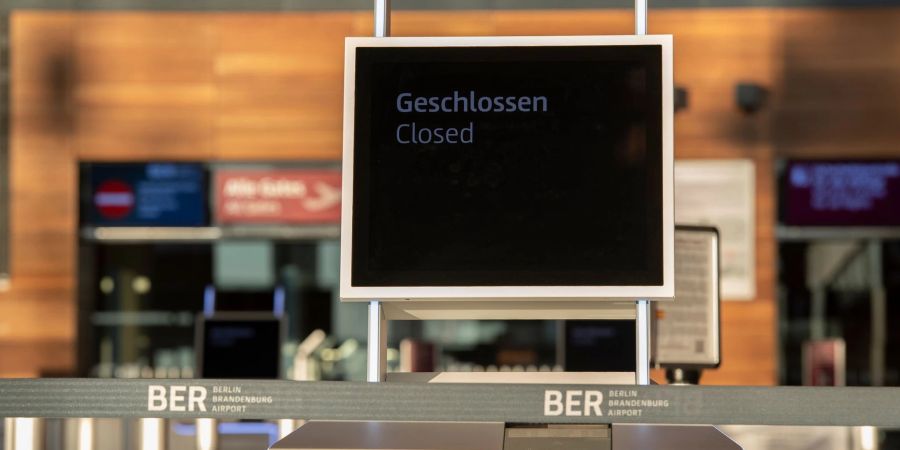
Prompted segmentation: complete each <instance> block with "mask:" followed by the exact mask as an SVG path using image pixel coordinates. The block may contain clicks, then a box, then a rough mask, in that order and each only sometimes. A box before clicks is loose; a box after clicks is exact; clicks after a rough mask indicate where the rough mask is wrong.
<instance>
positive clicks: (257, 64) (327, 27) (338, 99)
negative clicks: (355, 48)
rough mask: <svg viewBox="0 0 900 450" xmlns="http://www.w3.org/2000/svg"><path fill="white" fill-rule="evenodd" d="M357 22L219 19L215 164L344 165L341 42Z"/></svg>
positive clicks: (338, 17)
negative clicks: (309, 161)
mask: <svg viewBox="0 0 900 450" xmlns="http://www.w3.org/2000/svg"><path fill="white" fill-rule="evenodd" d="M353 17H354V14H352V13H350V14H348V13H310V14H304V15H290V16H280V15H223V16H221V17H220V18H218V22H217V23H218V26H219V29H220V34H221V39H220V42H219V52H218V53H217V56H216V65H215V73H216V80H217V87H218V92H219V99H218V112H217V115H216V126H215V131H216V133H215V142H216V155H217V157H219V158H222V159H296V158H297V156H298V155H303V156H304V157H305V158H307V159H322V160H335V159H340V154H341V140H342V133H341V128H342V126H343V120H342V117H343V114H342V110H343V100H342V99H343V90H344V82H343V73H344V59H343V52H344V50H343V49H344V44H343V39H344V37H345V36H348V35H351V34H352V29H353V20H352V19H353Z"/></svg>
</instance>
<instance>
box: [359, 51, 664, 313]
mask: <svg viewBox="0 0 900 450" xmlns="http://www.w3.org/2000/svg"><path fill="white" fill-rule="evenodd" d="M671 61H672V44H671V37H670V36H606V37H506V38H496V37H494V38H348V39H347V45H346V72H345V73H346V78H345V111H344V118H345V123H344V165H343V171H344V173H343V183H344V187H343V195H344V199H343V211H342V228H343V229H342V258H341V263H342V268H341V297H342V298H344V299H349V300H354V299H356V300H363V299H373V298H374V299H382V300H405V299H458V298H491V299H510V298H512V299H543V298H556V299H602V298H635V297H649V298H667V297H668V298H671V296H672V295H673V292H674V291H673V279H674V278H673V266H672V233H673V231H672V229H673V222H672V112H673V111H672V92H673V91H672V89H673V88H672V64H671Z"/></svg>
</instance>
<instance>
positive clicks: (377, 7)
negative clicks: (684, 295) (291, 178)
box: [341, 0, 675, 385]
mask: <svg viewBox="0 0 900 450" xmlns="http://www.w3.org/2000/svg"><path fill="white" fill-rule="evenodd" d="M374 25H375V26H374V29H375V37H387V36H390V34H391V1H390V0H375V4H374ZM634 30H635V35H638V36H643V35H646V34H647V0H635V1H634ZM664 44H665V45H667V46H668V48H669V52H668V53H667V52H663V84H664V86H663V110H664V111H666V107H667V105H668V106H669V107H670V108H669V109H672V108H671V105H672V94H671V92H672V79H671V73H672V70H671V67H672V60H671V39H669V40H667V41H666V42H665V43H664ZM348 45H349V44H348ZM457 45H459V44H457ZM532 45H534V44H532ZM345 57H346V61H345V65H346V67H347V68H348V71H347V73H346V74H345V77H346V78H345V92H346V90H347V86H350V85H351V84H350V83H352V82H353V81H354V80H353V76H352V75H353V73H352V70H353V67H354V65H353V64H352V63H353V61H352V60H351V58H352V57H353V55H352V52H347V53H346V54H345ZM667 64H668V67H669V70H668V74H669V77H667V76H666V73H667V71H666V65H667ZM667 102H668V103H667ZM351 107H352V100H350V99H349V98H348V96H346V95H345V98H344V121H345V126H344V179H343V182H344V183H345V184H344V191H345V194H347V193H349V194H350V195H352V151H348V149H352V140H348V139H352V136H353V133H352V129H351V130H350V131H349V132H348V128H347V124H348V123H349V124H350V125H351V127H352V123H353V122H352V119H351V117H352V116H351V114H352V110H351V109H352V108H351ZM348 111H349V112H348ZM672 128H673V126H672V115H671V114H665V113H664V114H663V180H664V182H663V186H664V189H665V188H666V187H668V186H671V184H672V171H673V168H672V163H673V158H672V155H673V153H674V150H673V148H672V134H673V129H672ZM666 135H668V138H666ZM348 143H349V144H348ZM348 156H349V157H350V158H351V159H349V160H348V159H347V158H348ZM348 161H349V162H348ZM348 173H349V174H350V178H349V179H348V178H347V174H348ZM666 181H668V184H667V183H666ZM348 186H349V187H350V188H351V189H350V190H347V187H348ZM663 195H664V198H663V204H664V208H663V209H664V211H663V221H664V226H663V233H674V217H673V216H674V214H673V212H672V203H673V200H672V195H673V194H672V192H671V188H669V189H668V190H667V191H666V192H664V193H663ZM350 205H352V202H343V205H342V208H343V211H342V214H341V220H342V223H341V227H342V230H344V233H346V234H349V233H350V232H351V228H350V227H351V226H352V221H351V220H350V218H351V217H350V214H352V208H351V207H350ZM668 237H669V239H666V236H665V234H664V236H663V243H664V246H665V248H664V252H663V260H664V264H665V265H666V267H665V268H664V280H666V282H665V283H664V284H665V285H666V286H668V287H669V289H670V290H672V291H673V292H672V293H671V294H672V295H674V282H675V280H674V278H675V275H674V236H668ZM350 256H351V255H350V251H349V246H347V247H346V248H345V246H344V244H343V241H342V244H341V261H342V262H341V272H342V276H341V279H342V280H349V267H350V264H349V258H350ZM345 270H347V273H344V271H345ZM348 287H349V286H348ZM341 291H342V297H343V291H344V286H343V285H342V286H341ZM634 311H635V331H636V333H635V339H636V349H637V351H636V352H635V359H636V365H635V384H637V385H649V384H650V345H651V344H650V329H651V320H650V314H651V308H650V300H649V299H638V300H636V301H635V303H634ZM387 327H388V325H387V319H386V317H385V312H384V308H383V306H382V304H381V301H380V300H369V305H368V349H367V350H368V359H367V362H366V381H368V382H370V383H378V382H383V381H385V378H386V374H387Z"/></svg>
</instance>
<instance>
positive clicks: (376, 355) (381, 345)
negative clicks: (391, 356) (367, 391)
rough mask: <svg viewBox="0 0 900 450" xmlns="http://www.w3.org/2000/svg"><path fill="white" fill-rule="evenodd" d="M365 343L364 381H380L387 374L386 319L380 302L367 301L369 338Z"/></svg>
mask: <svg viewBox="0 0 900 450" xmlns="http://www.w3.org/2000/svg"><path fill="white" fill-rule="evenodd" d="M368 339H369V340H368V343H367V350H368V359H367V360H366V381H368V382H370V383H380V382H382V381H384V379H385V375H386V374H387V320H385V319H384V310H382V308H381V302H379V301H378V300H372V301H371V302H369V338H368Z"/></svg>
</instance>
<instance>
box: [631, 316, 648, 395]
mask: <svg viewBox="0 0 900 450" xmlns="http://www.w3.org/2000/svg"><path fill="white" fill-rule="evenodd" d="M634 305H635V308H636V311H635V312H636V315H635V339H636V342H635V343H636V344H637V345H636V346H635V348H636V350H637V352H636V357H637V361H636V363H637V364H636V365H635V369H634V378H635V379H634V383H635V384H638V385H649V384H650V301H649V300H638V301H636V302H635V304H634Z"/></svg>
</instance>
